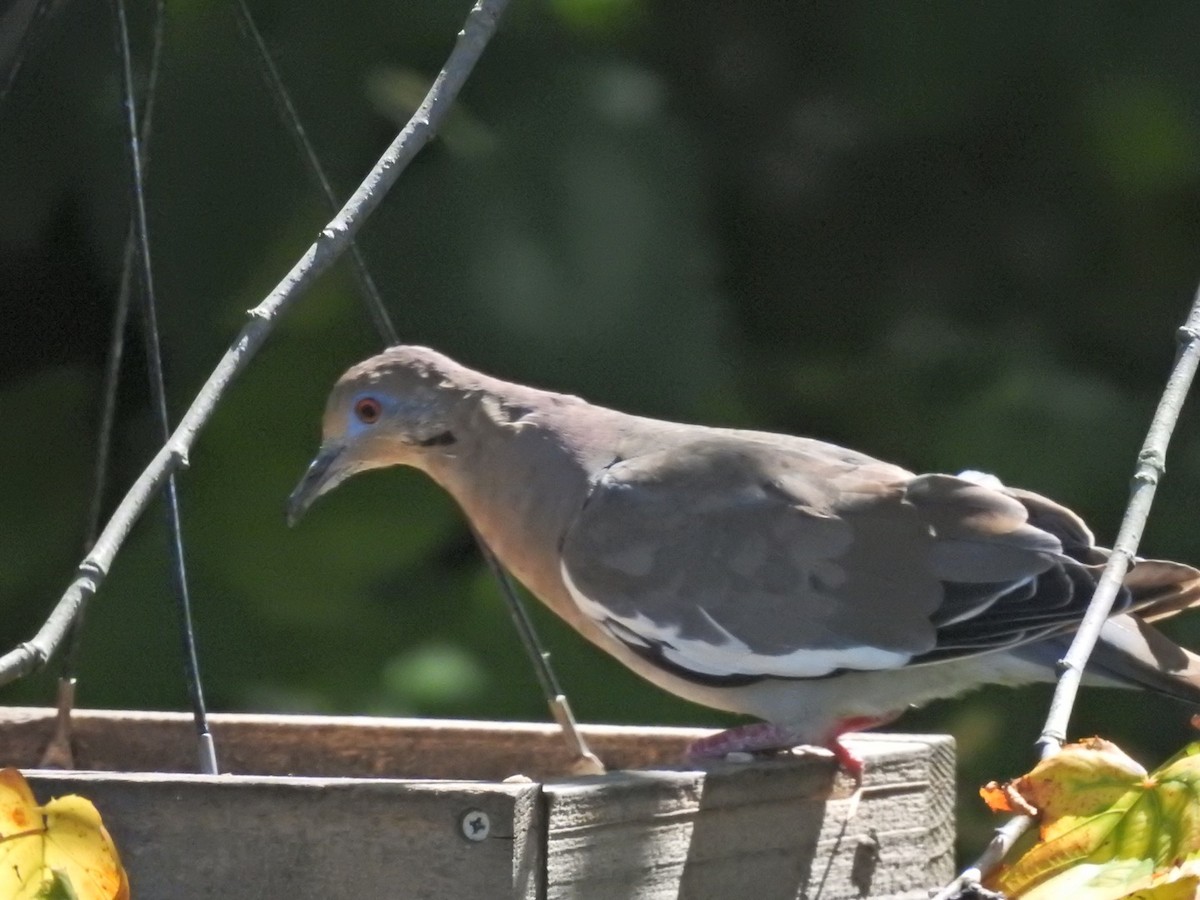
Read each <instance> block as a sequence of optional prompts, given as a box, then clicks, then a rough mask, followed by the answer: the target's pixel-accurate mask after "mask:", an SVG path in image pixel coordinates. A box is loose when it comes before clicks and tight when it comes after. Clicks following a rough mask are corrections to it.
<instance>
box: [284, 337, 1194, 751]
mask: <svg viewBox="0 0 1200 900" xmlns="http://www.w3.org/2000/svg"><path fill="white" fill-rule="evenodd" d="M391 465H410V466H415V467H417V468H419V469H422V470H424V471H425V472H427V473H428V474H429V475H430V476H431V477H433V479H434V480H436V481H437V482H438V483H439V484H441V485H442V486H443V487H444V488H445V489H446V490H447V491H449V492H450V494H451V495H453V497H454V498H455V500H456V501H457V502H458V503H459V505H460V506H461V507H462V509H463V511H464V512H465V513H466V515H467V517H468V518H469V519H470V521H471V523H472V524H473V525H474V527H475V528H476V530H477V531H478V532H479V533H480V535H482V537H483V539H484V540H485V541H486V542H487V544H488V545H489V546H490V547H491V548H492V550H493V551H494V552H495V553H496V555H497V556H498V557H499V558H500V560H501V561H502V562H503V563H504V564H505V565H506V566H507V567H508V568H509V569H510V570H511V571H512V572H513V574H514V575H516V577H517V578H519V579H520V580H521V581H522V582H523V583H524V584H525V585H526V587H528V588H529V590H530V591H531V592H532V593H533V594H534V595H536V596H537V597H538V598H539V599H540V600H541V601H542V602H544V603H545V604H546V605H547V606H549V607H550V608H551V609H552V610H553V611H554V612H555V613H557V614H558V615H559V616H561V617H562V618H563V619H565V620H566V621H567V622H568V623H569V624H570V625H571V626H572V627H574V628H575V629H576V630H577V631H578V632H579V633H580V634H582V635H583V636H584V637H586V638H587V639H588V640H590V641H592V643H594V644H596V645H597V646H599V647H600V648H601V649H603V650H604V651H606V652H608V653H610V654H611V655H613V656H615V657H616V658H617V659H618V660H620V661H621V662H622V663H624V664H625V665H626V666H628V667H629V668H631V669H633V670H634V671H635V672H637V673H638V674H640V675H641V676H643V677H644V678H646V679H647V680H649V681H651V682H653V683H654V684H656V685H658V686H659V687H662V688H665V689H666V690H668V691H670V692H672V693H674V694H678V695H679V696H681V697H685V698H687V699H688V700H692V701H694V702H696V703H700V704H703V705H705V706H710V707H715V708H717V709H723V710H731V711H734V712H738V713H745V714H749V715H751V716H754V717H756V718H759V719H762V720H764V724H762V725H759V726H748V727H744V728H742V729H735V730H734V731H733V732H726V733H723V734H722V735H718V736H716V737H715V738H713V739H710V740H709V741H705V742H701V745H699V746H698V747H697V748H695V749H696V753H697V754H698V755H705V754H723V753H725V752H727V751H730V750H735V749H742V750H755V749H768V748H771V747H786V746H793V745H797V744H818V745H823V746H827V747H830V748H831V749H833V750H834V751H835V753H837V754H838V755H839V757H840V758H842V759H843V760H844V761H847V762H849V763H851V764H852V763H853V760H852V759H850V758H849V757H848V754H846V751H845V750H844V749H843V748H842V747H841V745H840V744H839V743H838V737H839V736H840V735H841V734H843V733H845V732H848V731H854V730H859V729H862V728H866V727H870V726H872V725H875V724H879V723H882V722H885V721H888V720H890V719H892V718H894V717H895V716H897V715H899V714H900V713H901V712H902V711H903V710H904V709H906V708H907V707H909V706H911V705H914V704H920V703H924V702H926V701H929V700H931V699H934V698H939V697H950V696H954V695H957V694H960V693H962V692H963V691H966V690H968V689H970V688H974V687H977V686H980V685H983V684H988V683H992V684H996V683H999V684H1020V683H1026V682H1031V681H1044V680H1050V679H1052V678H1053V677H1054V663H1055V660H1056V659H1057V658H1058V657H1059V656H1061V654H1062V652H1063V650H1064V648H1065V646H1066V642H1067V641H1068V640H1069V638H1070V633H1071V632H1072V631H1073V629H1074V628H1075V627H1076V626H1077V624H1078V622H1079V619H1080V618H1081V616H1082V615H1083V612H1084V609H1085V607H1086V605H1087V602H1088V600H1089V598H1090V597H1091V595H1092V592H1093V589H1094V588H1095V585H1096V581H1097V579H1098V577H1099V572H1100V569H1101V567H1102V565H1103V563H1104V560H1105V558H1106V556H1107V551H1106V550H1104V549H1103V548H1100V547H1097V546H1095V544H1094V542H1093V538H1092V534H1091V532H1090V531H1089V530H1088V529H1087V527H1086V526H1085V525H1084V523H1083V522H1082V521H1081V520H1080V519H1079V517H1078V516H1076V515H1075V514H1074V513H1072V512H1071V511H1070V510H1068V509H1066V508H1064V507H1062V506H1059V505H1058V504H1056V503H1054V502H1052V501H1050V500H1047V499H1046V498H1045V497H1041V496H1039V495H1037V494H1033V493H1030V492H1028V491H1022V490H1017V489H1015V488H1009V487H1005V486H1004V485H1002V484H1001V483H1000V482H999V481H998V480H996V479H995V478H993V477H991V476H987V475H982V474H980V473H973V472H966V473H963V474H962V475H959V476H952V475H916V474H914V473H912V472H909V471H906V470H905V469H902V468H900V467H898V466H894V465H890V464H888V463H885V462H880V461H879V460H876V459H872V458H871V457H869V456H865V455H864V454H861V453H856V452H855V451H853V450H846V449H844V448H842V447H838V446H834V445H833V444H827V443H823V442H821V441H817V440H811V439H808V438H800V437H790V436H787V435H780V434H768V433H763V432H755V431H740V430H732V429H725V428H710V427H704V426H699V425H684V424H679V423H675V422H663V421H657V420H654V419H648V418H642V417H639V416H632V415H626V414H624V413H620V412H616V411H614V410H611V409H605V408H603V407H599V406H593V405H592V404H590V403H587V402H586V401H584V400H581V399H579V398H578V397H573V396H567V395H564V394H556V393H551V392H548V391H542V390H536V389H534V388H529V387H524V386H522V385H518V384H512V383H509V382H506V381H501V380H499V379H496V378H492V377H489V376H487V375H483V374H481V373H479V372H475V371H473V370H471V369H468V368H466V367H465V366H462V365H459V364H458V363H456V362H454V361H453V360H450V359H448V358H446V357H445V356H443V355H441V354H440V353H437V352H435V351H433V350H429V349H426V348H422V347H410V346H400V347H393V348H391V349H389V350H387V351H386V352H384V353H381V354H379V355H378V356H374V357H372V358H370V359H368V360H366V361H364V362H362V363H359V364H358V365H356V366H354V367H352V368H351V369H350V370H349V371H347V372H346V373H345V374H344V375H343V376H342V377H341V379H340V380H339V381H338V383H337V384H336V385H335V386H334V388H333V391H332V393H331V394H330V397H329V401H328V404H327V406H326V409H325V417H324V426H323V438H322V443H321V448H320V452H319V454H318V455H317V457H316V459H315V460H314V461H313V463H312V465H311V466H310V467H309V469H308V472H307V473H306V474H305V476H304V478H303V480H302V481H301V482H300V484H299V485H298V486H297V488H296V490H295V492H294V493H293V494H292V496H291V499H290V501H289V506H288V515H289V520H290V521H293V522H294V521H295V520H296V519H297V518H299V516H300V515H301V514H302V513H303V512H304V510H305V509H306V508H307V507H308V506H309V504H310V503H312V501H313V500H314V499H316V498H317V497H318V496H320V495H321V494H323V493H325V492H326V491H328V490H330V489H332V488H333V487H335V486H336V485H338V484H339V483H341V482H342V481H343V480H345V479H346V478H348V477H349V476H351V475H353V474H355V473H357V472H361V471H364V470H366V469H373V468H378V467H380V466H391ZM1198 601H1200V572H1198V571H1197V570H1195V569H1193V568H1191V567H1189V566H1185V565H1180V564H1178V563H1171V562H1160V561H1153V560H1140V561H1138V562H1137V563H1136V565H1135V567H1134V568H1133V569H1132V570H1131V571H1130V573H1129V576H1128V577H1127V579H1126V581H1125V585H1124V588H1123V589H1122V591H1121V592H1120V595H1119V597H1118V599H1117V604H1116V606H1115V612H1114V616H1113V618H1111V619H1110V620H1109V621H1108V623H1107V624H1106V626H1105V629H1104V633H1103V635H1102V639H1101V643H1100V645H1099V647H1098V648H1097V651H1096V654H1095V655H1094V656H1093V659H1092V664H1091V665H1090V666H1089V670H1088V672H1089V674H1088V680H1089V681H1090V682H1092V683H1098V684H1106V685H1111V686H1133V685H1141V686H1145V687H1149V688H1152V689H1154V690H1157V691H1159V692H1162V693H1166V694H1169V695H1172V696H1175V697H1178V698H1180V699H1183V700H1185V701H1189V702H1191V703H1196V704H1200V657H1198V656H1196V655H1194V654H1192V653H1190V652H1189V651H1187V650H1185V649H1183V648H1181V647H1179V646H1178V645H1176V644H1174V643H1172V642H1171V641H1169V640H1168V639H1167V638H1166V637H1164V636H1163V635H1162V634H1161V633H1159V632H1158V631H1156V630H1154V629H1153V628H1152V627H1151V626H1150V625H1149V624H1147V620H1152V619H1156V618H1160V617H1163V616H1166V615H1170V614H1173V613H1175V612H1177V611H1179V610H1180V609H1183V608H1186V607H1188V606H1190V605H1192V604H1194V603H1197V602H1198Z"/></svg>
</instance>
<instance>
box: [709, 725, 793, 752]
mask: <svg viewBox="0 0 1200 900" xmlns="http://www.w3.org/2000/svg"><path fill="white" fill-rule="evenodd" d="M800 743H803V742H802V740H801V739H800V738H799V737H797V736H796V734H795V733H794V732H792V731H790V730H789V729H787V728H784V727H783V726H781V725H773V724H771V723H770V722H754V723H752V724H750V725H739V726H738V727H737V728H730V729H729V730H728V731H718V732H717V733H716V734H711V735H709V736H708V737H703V738H700V740H698V741H694V742H693V743H692V745H691V746H690V747H688V748H687V759H688V760H689V761H700V760H705V759H724V758H725V757H726V756H728V755H729V754H730V753H764V752H766V751H768V750H790V749H791V748H792V747H795V746H796V745H797V744H800Z"/></svg>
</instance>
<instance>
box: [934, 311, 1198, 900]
mask: <svg viewBox="0 0 1200 900" xmlns="http://www.w3.org/2000/svg"><path fill="white" fill-rule="evenodd" d="M1177 336H1178V339H1179V351H1178V353H1177V354H1176V356H1175V365H1174V367H1173V368H1172V369H1171V374H1170V376H1169V377H1168V378H1167V384H1166V387H1164V388H1163V393H1162V397H1161V398H1160V399H1159V401H1158V408H1157V409H1155V411H1154V418H1153V419H1151V421H1150V427H1149V428H1148V429H1147V431H1146V440H1145V442H1144V443H1143V444H1142V449H1141V451H1140V452H1139V453H1138V458H1137V467H1136V469H1135V470H1134V473H1133V479H1132V482H1131V484H1130V491H1129V503H1128V505H1127V506H1126V507H1125V515H1124V516H1123V517H1122V519H1121V527H1120V529H1119V530H1118V532H1117V539H1116V541H1115V542H1114V543H1113V549H1112V553H1111V554H1110V555H1109V558H1108V562H1107V563H1106V564H1105V566H1104V571H1103V573H1101V575H1100V581H1099V582H1098V583H1097V586H1096V591H1095V593H1094V594H1093V595H1092V599H1091V601H1090V602H1089V603H1088V608H1087V611H1086V612H1085V613H1084V616H1083V619H1082V620H1081V621H1080V624H1079V629H1078V630H1077V631H1076V632H1075V636H1074V638H1073V639H1072V640H1071V646H1070V647H1069V648H1068V649H1067V653H1066V656H1064V657H1063V658H1062V660H1060V661H1059V664H1058V666H1059V676H1058V684H1057V685H1056V686H1055V689H1054V697H1053V698H1052V699H1051V701H1050V709H1049V712H1048V713H1047V714H1046V723H1045V725H1044V726H1043V727H1042V733H1041V735H1040V736H1039V737H1038V740H1037V743H1038V745H1039V746H1040V747H1041V754H1040V755H1041V757H1042V759H1046V758H1047V757H1050V756H1053V755H1054V754H1055V753H1057V752H1058V751H1059V750H1060V749H1061V748H1062V745H1063V742H1064V741H1065V740H1066V734H1067V724H1068V722H1069V721H1070V718H1071V711H1072V710H1073V709H1074V706H1075V698H1076V696H1077V695H1078V694H1079V686H1080V683H1081V682H1082V680H1083V672H1084V667H1085V666H1086V665H1087V661H1088V658H1089V657H1090V656H1091V655H1092V650H1093V649H1094V648H1095V646H1096V641H1097V640H1099V638H1100V631H1101V629H1102V628H1103V627H1104V623H1105V622H1106V621H1108V617H1109V615H1110V614H1111V613H1112V606H1113V603H1114V601H1115V600H1116V598H1117V593H1118V592H1119V591H1120V589H1121V585H1122V583H1123V582H1124V580H1125V573H1126V572H1127V571H1128V570H1129V565H1130V563H1131V562H1132V561H1133V560H1134V558H1135V556H1136V554H1137V549H1138V544H1139V543H1140V542H1141V539H1142V531H1143V530H1144V529H1145V527H1146V519H1147V517H1148V516H1149V515H1150V506H1151V504H1152V503H1153V502H1154V492H1155V490H1156V489H1157V487H1158V481H1159V479H1160V478H1161V477H1162V475H1163V472H1164V471H1165V469H1166V460H1167V445H1168V444H1169V443H1170V440H1171V433H1172V432H1173V431H1174V430H1175V425H1176V423H1177V422H1178V421H1179V413H1180V411H1181V410H1182V409H1183V403H1184V400H1185V399H1187V394H1188V389H1189V388H1190V387H1191V385H1192V379H1193V377H1194V376H1195V374H1196V368H1197V365H1198V364H1200V288H1197V290H1196V295H1195V298H1194V299H1193V301H1192V308H1191V310H1190V311H1189V313H1188V317H1187V321H1186V322H1185V323H1184V324H1183V327H1182V328H1180V329H1179V331H1178V333H1177ZM1033 822H1034V820H1033V819H1031V818H1030V817H1028V816H1014V817H1013V818H1012V819H1010V820H1009V821H1008V822H1006V823H1005V824H1004V825H1003V826H1001V827H1000V828H998V829H997V830H996V834H995V836H994V837H993V838H992V841H991V843H989V844H988V846H987V849H986V850H984V852H983V854H982V855H980V857H979V859H977V860H976V861H975V862H974V863H972V864H971V865H970V866H969V867H968V868H966V869H965V870H964V871H963V872H962V874H960V875H959V876H958V877H957V878H956V879H955V880H954V881H952V882H951V883H950V884H949V885H947V886H946V887H945V888H943V889H942V891H940V892H939V893H938V894H937V895H936V896H935V897H934V900H954V898H957V897H959V896H962V895H964V894H966V893H968V892H969V891H970V890H972V889H973V888H975V887H977V886H978V884H979V882H980V881H981V880H982V879H983V877H984V876H985V875H987V874H988V873H989V872H991V870H992V869H994V868H995V867H996V866H997V865H999V864H1000V862H1001V861H1002V860H1003V859H1004V857H1005V856H1006V855H1007V854H1008V852H1009V850H1011V849H1012V847H1013V845H1014V844H1015V843H1016V842H1017V840H1018V839H1019V838H1020V837H1021V835H1023V834H1024V833H1025V832H1026V831H1028V830H1029V828H1030V827H1031V826H1032V825H1033Z"/></svg>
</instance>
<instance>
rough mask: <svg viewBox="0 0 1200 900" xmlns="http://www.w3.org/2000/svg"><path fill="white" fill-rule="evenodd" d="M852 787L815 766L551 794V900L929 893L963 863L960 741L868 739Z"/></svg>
mask: <svg viewBox="0 0 1200 900" xmlns="http://www.w3.org/2000/svg"><path fill="white" fill-rule="evenodd" d="M853 746H854V748H855V751H856V752H858V753H859V754H860V755H861V756H862V757H863V759H864V760H865V761H866V763H867V771H866V776H865V779H864V789H863V795H862V798H861V801H860V803H859V805H858V812H857V814H856V815H855V816H854V818H853V819H852V820H850V821H847V818H846V817H847V813H848V809H847V806H848V803H849V796H850V789H851V785H850V784H849V783H848V782H847V781H846V780H845V778H844V776H838V777H837V778H836V779H835V776H834V770H833V769H832V767H831V766H829V765H827V764H825V763H823V762H822V761H817V760H805V759H800V760H792V761H770V762H761V763H755V764H752V765H741V766H739V765H732V764H725V765H721V766H718V767H715V768H713V769H712V770H710V771H707V772H689V771H647V772H623V773H616V774H613V775H610V776H607V777H606V778H605V779H604V784H603V789H602V790H599V789H597V788H598V787H599V785H598V784H597V783H596V780H595V779H587V780H584V779H580V780H577V781H574V782H571V783H562V784H547V785H546V787H545V790H546V794H547V796H548V798H549V806H548V813H547V819H548V821H547V829H548V830H547V834H548V846H547V878H546V882H547V897H548V898H568V897H570V898H578V900H585V898H586V900H591V898H595V900H601V898H610V897H639V898H667V897H672V898H673V897H687V898H694V900H724V898H730V897H753V898H754V900H774V898H787V900H792V898H795V897H823V898H860V897H913V898H918V897H919V898H926V897H928V889H929V888H930V887H934V886H936V885H938V884H940V883H944V882H945V881H948V880H949V878H950V877H952V875H953V866H954V819H953V816H954V810H953V797H954V792H953V779H954V753H953V743H952V741H950V739H949V738H945V737H918V736H906V735H862V736H860V737H859V738H858V739H856V740H855V742H854V745H853Z"/></svg>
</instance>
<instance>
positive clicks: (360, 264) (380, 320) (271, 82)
mask: <svg viewBox="0 0 1200 900" xmlns="http://www.w3.org/2000/svg"><path fill="white" fill-rule="evenodd" d="M234 9H236V10H237V15H238V27H239V29H240V30H241V32H242V36H243V37H244V38H245V39H246V40H248V41H250V42H251V43H252V44H253V45H254V49H255V50H256V51H257V52H256V53H254V54H253V55H254V59H255V61H256V62H257V63H258V69H259V72H260V74H261V75H262V78H263V81H265V82H266V84H267V89H268V90H269V91H270V93H271V99H272V100H274V101H275V106H276V109H277V110H278V111H279V117H280V118H281V119H282V120H283V123H284V125H285V126H286V127H287V130H288V133H289V134H290V135H291V136H292V138H293V139H294V140H295V142H296V150H297V151H298V152H299V154H300V158H301V159H302V160H304V164H305V166H306V167H307V169H308V174H309V175H310V176H311V177H312V179H313V181H314V182H316V184H317V187H318V188H320V190H321V193H322V194H323V195H324V196H325V199H326V201H327V202H328V203H329V209H330V210H331V211H333V212H336V211H337V209H338V207H339V206H341V203H340V202H339V200H338V198H337V195H335V194H334V192H333V187H332V185H330V183H329V178H328V177H327V176H326V174H325V168H324V167H323V166H322V165H321V160H320V159H319V158H318V156H317V151H316V148H314V147H313V145H312V141H311V140H309V137H308V132H307V131H305V130H304V123H303V122H301V121H300V114H299V113H297V112H296V105H295V104H294V103H293V102H292V96H291V94H289V93H288V89H287V86H286V85H285V84H284V83H283V78H282V77H281V76H280V74H279V69H278V68H277V67H276V65H275V60H274V59H273V58H272V57H271V53H270V51H269V50H268V49H267V44H266V41H264V40H263V36H262V32H261V31H259V30H258V26H257V25H255V24H254V17H253V16H251V15H250V8H249V7H248V6H246V0H238V2H237V3H236V4H234ZM350 261H351V263H352V264H353V270H354V277H355V279H357V281H358V286H359V289H360V290H361V291H362V295H363V301H364V302H365V303H366V305H367V313H368V314H369V315H370V316H371V321H372V322H373V323H374V324H375V328H376V329H377V330H378V331H379V334H380V336H381V337H382V338H383V341H384V343H385V344H386V345H387V346H389V347H390V346H392V345H393V344H398V343H400V338H399V336H398V335H397V334H396V326H395V325H393V324H392V319H391V316H389V315H388V311H387V307H386V306H385V305H384V303H383V297H382V295H380V293H379V288H378V287H377V286H376V284H375V279H374V278H372V277H371V273H370V271H368V269H367V263H366V260H364V259H363V255H362V252H361V251H360V250H359V249H358V244H357V243H356V242H355V241H351V242H350Z"/></svg>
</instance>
